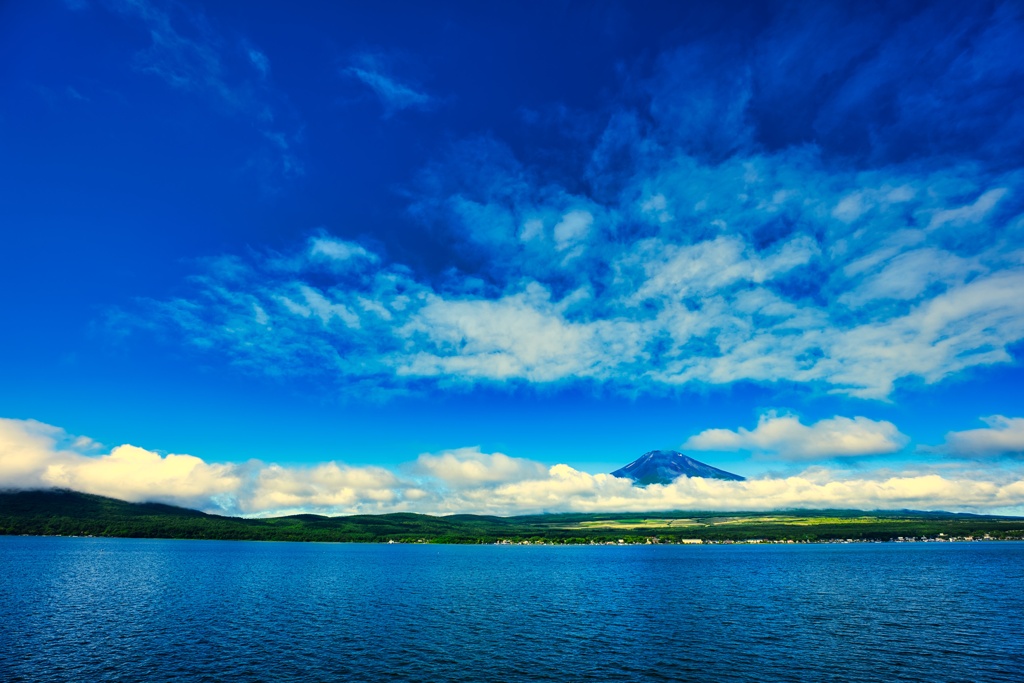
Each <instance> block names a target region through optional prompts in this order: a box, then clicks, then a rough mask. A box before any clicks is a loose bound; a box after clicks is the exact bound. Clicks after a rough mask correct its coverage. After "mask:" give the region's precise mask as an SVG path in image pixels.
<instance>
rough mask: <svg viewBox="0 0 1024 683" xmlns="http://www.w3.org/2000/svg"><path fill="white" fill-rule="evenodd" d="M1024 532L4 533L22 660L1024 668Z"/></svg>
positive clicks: (502, 672) (311, 674)
mask: <svg viewBox="0 0 1024 683" xmlns="http://www.w3.org/2000/svg"><path fill="white" fill-rule="evenodd" d="M1022 626H1024V543H984V544H983V543H975V544H913V545H911V544H907V545H897V544H884V545H807V546H740V547H737V546H731V547H730V546H697V547H680V546H671V547H667V546H661V547H659V546H653V547H652V546H636V547H593V548H592V547H568V548H555V547H517V546H513V547H494V546H483V547H479V546H394V545H392V546H388V545H321V544H298V543H296V544H289V543H243V542H215V541H157V540H127V539H72V538H11V537H0V680H3V681H5V682H6V681H107V680H118V681H394V680H399V681H403V680H404V681H544V680H549V681H659V680H662V681H707V682H723V681H751V682H754V681H757V682H762V681H814V682H818V681H921V682H928V683H934V682H938V681H965V682H968V681H969V682H972V683H973V682H981V681H1014V682H1017V683H1019V682H1021V681H1024V631H1022Z"/></svg>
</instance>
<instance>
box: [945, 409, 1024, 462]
mask: <svg viewBox="0 0 1024 683" xmlns="http://www.w3.org/2000/svg"><path fill="white" fill-rule="evenodd" d="M981 421H982V422H984V423H985V424H987V425H988V427H986V428H984V429H968V430H965V431H962V432H949V433H948V434H946V442H945V443H944V444H943V445H942V446H940V447H939V448H938V450H940V451H943V452H946V453H949V454H950V455H959V456H968V457H973V456H998V455H1014V456H1020V455H1024V417H1004V416H1002V415H992V416H990V417H983V418H981Z"/></svg>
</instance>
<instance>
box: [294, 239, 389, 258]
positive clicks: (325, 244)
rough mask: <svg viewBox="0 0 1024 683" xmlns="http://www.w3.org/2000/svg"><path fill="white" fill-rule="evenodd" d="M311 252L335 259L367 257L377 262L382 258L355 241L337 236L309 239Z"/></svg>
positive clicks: (313, 255) (313, 254) (311, 254)
mask: <svg viewBox="0 0 1024 683" xmlns="http://www.w3.org/2000/svg"><path fill="white" fill-rule="evenodd" d="M309 253H310V256H312V257H323V258H325V259H329V260H333V261H341V262H344V261H350V260H353V259H366V260H368V261H371V262H376V261H378V260H380V258H379V257H378V256H377V255H376V254H374V253H373V252H371V251H367V250H366V249H364V248H363V247H361V246H360V245H358V244H356V243H354V242H346V241H345V240H340V239H337V238H335V237H329V236H320V237H313V238H311V239H310V240H309Z"/></svg>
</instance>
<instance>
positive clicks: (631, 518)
mask: <svg viewBox="0 0 1024 683" xmlns="http://www.w3.org/2000/svg"><path fill="white" fill-rule="evenodd" d="M0 535H34V536H119V537H129V538H183V539H188V538H191V539H221V540H264V541H332V542H386V541H396V542H405V543H410V542H411V543H415V542H428V543H494V542H498V541H511V542H533V543H537V542H545V543H559V544H560V543H591V542H597V543H608V542H613V543H618V541H619V540H620V539H621V540H622V541H624V542H626V543H645V542H648V541H651V542H653V541H654V540H657V541H658V542H662V543H673V542H680V541H682V540H689V541H692V540H695V539H701V540H704V541H709V542H716V541H717V542H728V541H750V540H764V541H786V540H793V541H825V540H831V539H852V540H883V541H884V540H895V539H897V538H900V537H902V538H905V539H909V538H917V539H923V538H940V539H949V538H974V539H980V538H984V537H985V536H986V535H987V536H988V537H989V538H993V539H1002V538H1024V518H1020V517H995V516H980V515H965V514H952V513H945V512H912V511H905V510H904V511H889V512H877V511H876V512H863V511H857V510H813V511H811V510H791V511H785V512H770V513H765V512H650V513H614V514H595V513H557V514H544V515H524V516H518V517H493V516H484V515H451V516H446V517H434V516H430V515H421V514H414V513H407V512H402V513H392V514H385V515H353V516H347V517H324V516H320V515H292V516H288V517H275V518H270V519H243V518H239V517H222V516H218V515H209V514H206V513H203V512H199V511H197V510H188V509H185V508H180V507H174V506H172V505H163V504H160V503H128V502H125V501H121V500H115V499H113V498H105V497H103V496H96V495H91V494H86V493H78V492H74V491H67V490H49V491H15V492H0Z"/></svg>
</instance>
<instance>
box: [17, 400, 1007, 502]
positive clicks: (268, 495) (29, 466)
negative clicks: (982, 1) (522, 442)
mask: <svg viewBox="0 0 1024 683" xmlns="http://www.w3.org/2000/svg"><path fill="white" fill-rule="evenodd" d="M858 419H862V418H858ZM858 419H855V420H850V421H847V422H844V421H842V420H841V419H837V420H831V421H829V420H825V421H823V423H825V424H826V425H829V424H831V425H832V427H831V428H825V427H821V426H819V425H821V424H822V423H816V424H815V425H811V426H810V427H804V426H802V425H799V424H797V425H796V427H795V428H794V427H793V426H792V425H790V426H789V427H785V426H783V428H782V429H781V430H778V431H780V432H781V433H782V436H781V437H773V436H771V434H770V432H771V431H772V430H771V429H765V430H762V433H763V434H768V436H767V437H765V438H766V443H768V444H769V445H772V446H773V447H774V445H777V444H779V443H781V441H783V440H787V439H788V440H789V441H791V442H796V443H798V444H799V447H801V448H804V449H810V450H814V449H821V450H823V451H829V452H831V449H829V448H827V444H838V447H839V448H846V449H847V451H848V452H853V451H858V452H862V451H864V450H867V449H871V448H878V449H881V448H884V446H883V445H882V444H884V443H886V438H888V439H889V443H893V442H894V441H895V440H897V439H898V438H899V436H898V433H897V435H892V434H889V436H888V437H886V434H888V430H887V429H886V428H884V427H879V425H885V424H887V423H873V424H867V423H860V424H859V426H858V423H857V420H858ZM992 420H993V421H992V422H990V424H992V425H993V427H992V428H993V429H994V430H996V431H1014V432H1015V433H1016V432H1019V430H1020V427H1019V426H1018V425H1017V424H1016V421H1015V420H1006V421H1005V422H1002V421H997V420H995V419H994V418H993V419H992ZM869 422H870V421H869ZM850 423H853V425H852V426H851V424H850ZM858 429H860V430H861V431H858ZM808 430H809V431H810V436H808ZM755 431H757V430H755ZM878 431H880V432H881V433H882V435H881V436H875V433H876V432H878ZM977 431H986V430H977ZM730 433H731V434H734V435H735V434H737V433H741V432H736V433H732V432H730ZM750 433H752V432H748V434H750ZM851 434H852V437H851ZM726 436H727V438H728V435H726ZM712 437H714V435H712ZM712 437H708V438H709V439H712ZM1013 439H1019V436H1016V437H1013ZM73 441H74V439H73V438H72V437H69V436H68V435H67V434H65V433H64V432H63V430H61V429H59V428H57V427H52V426H49V425H45V424H42V423H39V422H34V421H31V420H5V419H0V489H2V488H47V487H53V486H63V487H69V488H72V489H75V490H80V491H86V492H88V493H95V494H99V495H106V496H113V497H116V498H121V499H124V500H132V501H146V500H155V501H163V502H168V503H172V504H178V505H183V506H187V507H195V508H199V509H204V510H207V511H216V512H222V513H223V512H228V513H233V514H237V513H244V514H249V515H256V516H267V515H280V514H291V513H298V512H317V513H321V514H354V513H384V512H396V511H416V512H424V513H428V514H429V513H434V514H443V513H453V512H463V513H483V514H504V515H510V514H527V513H536V512H544V511H551V512H555V511H578V512H613V511H648V512H649V511H653V510H740V509H742V510H770V509H780V508H836V507H840V508H860V509H899V508H914V509H923V510H954V511H955V510H967V511H1003V512H1017V513H1020V512H1024V472H1019V471H1009V470H1006V471H1001V472H999V473H997V474H993V475H990V476H981V475H978V474H976V473H974V474H971V473H967V472H962V471H954V470H949V469H946V470H933V471H929V470H922V471H912V472H886V471H878V472H864V471H857V472H856V473H853V474H851V473H850V472H843V471H839V470H827V469H822V468H810V469H808V470H806V471H804V472H802V473H800V474H798V475H795V476H788V477H771V476H765V477H760V478H751V479H748V480H746V481H742V482H728V481H719V480H712V479H699V478H695V479H685V478H684V479H679V480H677V481H676V482H674V483H673V484H671V485H668V486H657V485H655V486H648V487H645V488H641V487H636V486H633V485H632V482H630V481H629V480H628V479H620V478H617V477H612V476H611V475H609V474H588V473H587V472H582V471H579V470H577V469H574V468H573V467H570V466H568V465H565V464H558V465H554V466H552V467H549V468H545V467H543V466H542V465H540V464H539V463H537V462H534V461H531V460H526V459H523V458H515V457H511V456H507V455H504V454H501V453H483V452H481V451H480V450H479V449H478V448H461V449H454V450H450V451H442V452H440V453H436V454H424V455H421V456H420V457H419V458H418V459H417V460H415V461H414V462H412V463H410V464H409V466H408V467H407V468H406V469H407V471H409V472H411V473H414V474H419V475H420V476H421V477H422V478H421V479H420V480H417V479H416V478H412V479H409V478H402V477H400V476H398V475H397V474H395V473H394V472H393V471H391V470H388V469H385V468H382V467H375V466H362V467H357V466H350V465H345V464H342V463H335V462H328V463H323V464H319V465H313V466H290V467H287V466H282V465H274V464H270V465H267V464H264V463H260V462H256V461H250V462H248V463H245V464H241V465H238V464H217V463H207V462H205V461H204V460H202V459H200V458H197V457H194V456H190V455H166V456H162V455H160V454H158V453H155V452H153V451H149V450H146V449H142V448H138V447H135V446H128V445H125V446H119V447H117V448H114V449H113V450H112V451H111V452H110V453H108V454H101V455H85V454H82V453H79V452H76V451H75V450H73V449H72V448H70V447H65V445H66V444H72V442H73ZM1012 443H1018V444H1019V443H1020V442H1019V440H1017V441H1012ZM805 452H806V451H805Z"/></svg>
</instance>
